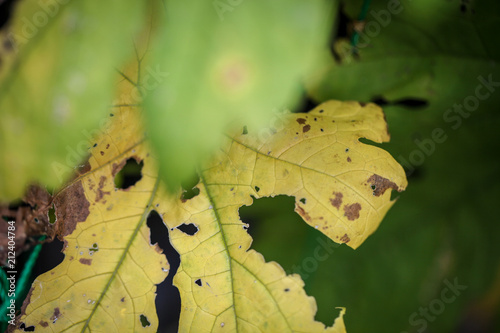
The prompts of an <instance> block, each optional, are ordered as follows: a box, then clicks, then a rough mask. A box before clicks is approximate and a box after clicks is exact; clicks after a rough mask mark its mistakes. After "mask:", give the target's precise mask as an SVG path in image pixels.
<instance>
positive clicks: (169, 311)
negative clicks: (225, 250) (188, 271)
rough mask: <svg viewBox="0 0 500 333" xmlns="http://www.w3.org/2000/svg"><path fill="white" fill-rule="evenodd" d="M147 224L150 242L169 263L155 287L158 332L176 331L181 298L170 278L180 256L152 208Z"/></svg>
mask: <svg viewBox="0 0 500 333" xmlns="http://www.w3.org/2000/svg"><path fill="white" fill-rule="evenodd" d="M147 225H148V227H149V229H150V230H151V236H150V237H151V239H150V241H151V244H156V243H157V244H158V246H159V247H160V248H161V249H162V250H163V254H164V255H165V256H166V257H167V260H168V263H169V264H170V269H169V272H168V276H167V278H166V279H165V281H163V282H162V283H160V284H159V285H158V286H157V289H156V300H155V304H156V313H157V314H158V321H159V324H158V332H159V333H174V332H177V328H178V327H179V316H180V313H181V298H180V294H179V290H178V289H177V288H176V287H174V286H173V285H172V280H173V277H174V275H175V273H176V272H177V269H178V268H179V264H180V257H179V254H178V253H177V251H176V250H175V249H174V248H173V247H172V245H171V244H170V240H169V235H168V229H167V227H166V226H165V224H164V223H163V220H162V218H161V217H160V215H158V213H157V212H156V211H154V210H153V211H151V213H150V214H149V216H148V219H147ZM141 322H142V319H141Z"/></svg>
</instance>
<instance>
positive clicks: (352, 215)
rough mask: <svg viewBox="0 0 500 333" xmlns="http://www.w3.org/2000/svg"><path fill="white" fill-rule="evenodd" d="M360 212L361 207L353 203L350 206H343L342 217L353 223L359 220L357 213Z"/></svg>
mask: <svg viewBox="0 0 500 333" xmlns="http://www.w3.org/2000/svg"><path fill="white" fill-rule="evenodd" d="M360 210H361V205H360V204H359V203H357V202H356V203H353V204H352V205H345V206H344V216H346V217H347V219H348V220H350V221H354V220H356V219H359V211H360Z"/></svg>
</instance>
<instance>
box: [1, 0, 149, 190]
mask: <svg viewBox="0 0 500 333" xmlns="http://www.w3.org/2000/svg"><path fill="white" fill-rule="evenodd" d="M144 5H145V3H144V2H137V1H128V2H123V1H116V0H115V1H105V2H87V1H85V2H82V1H71V2H69V1H35V0H25V1H19V3H18V4H17V7H15V11H14V12H13V17H12V19H11V21H10V22H8V26H7V28H6V29H4V30H3V31H2V33H1V40H2V43H1V45H2V47H1V50H0V58H1V60H2V66H1V67H0V119H1V121H0V160H1V163H0V200H7V199H13V198H16V197H20V196H21V195H22V193H23V191H24V189H25V186H26V185H27V184H28V183H29V182H31V181H39V182H41V183H43V184H45V185H47V186H49V187H56V186H60V185H62V182H63V181H64V180H66V179H67V178H68V177H69V176H70V175H71V172H70V171H71V170H72V168H73V167H74V166H76V165H77V164H78V163H79V162H80V161H81V160H82V159H83V157H84V156H85V155H86V154H87V153H88V148H89V147H91V146H92V144H93V143H92V141H91V140H92V135H93V133H94V132H96V131H97V130H98V129H99V119H102V118H104V117H105V116H106V115H107V114H108V113H109V112H108V108H109V106H110V105H111V103H112V100H113V99H112V97H113V93H114V84H115V75H114V74H115V73H116V71H115V68H117V67H119V66H121V65H122V64H123V62H124V61H125V60H126V59H127V57H128V56H129V55H130V53H131V51H133V48H132V47H133V45H132V43H131V41H132V37H133V35H134V33H135V32H136V31H137V30H138V28H139V27H140V25H141V23H142V21H143V19H144V16H143V14H144V13H143V12H144V10H143V9H144V8H143V7H144Z"/></svg>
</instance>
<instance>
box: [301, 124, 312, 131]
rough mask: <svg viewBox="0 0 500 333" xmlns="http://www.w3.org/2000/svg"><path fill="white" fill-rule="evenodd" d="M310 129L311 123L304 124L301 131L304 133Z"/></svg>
mask: <svg viewBox="0 0 500 333" xmlns="http://www.w3.org/2000/svg"><path fill="white" fill-rule="evenodd" d="M310 129H311V125H306V126H304V127H302V132H304V133H306V132H309V130H310Z"/></svg>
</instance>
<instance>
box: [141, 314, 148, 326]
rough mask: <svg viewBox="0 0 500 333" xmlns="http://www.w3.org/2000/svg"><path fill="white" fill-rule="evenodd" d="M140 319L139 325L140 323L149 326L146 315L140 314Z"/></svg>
mask: <svg viewBox="0 0 500 333" xmlns="http://www.w3.org/2000/svg"><path fill="white" fill-rule="evenodd" d="M140 319H141V325H142V327H149V326H151V323H150V322H149V320H148V317H146V316H145V315H143V314H141V316H140Z"/></svg>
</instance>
